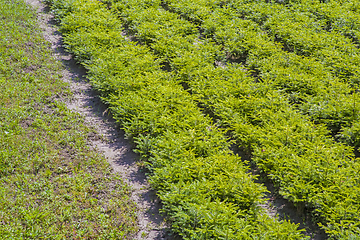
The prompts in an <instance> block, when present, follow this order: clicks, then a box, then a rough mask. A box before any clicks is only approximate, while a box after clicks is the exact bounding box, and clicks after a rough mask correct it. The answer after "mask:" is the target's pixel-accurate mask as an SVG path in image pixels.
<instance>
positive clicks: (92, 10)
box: [49, 0, 360, 239]
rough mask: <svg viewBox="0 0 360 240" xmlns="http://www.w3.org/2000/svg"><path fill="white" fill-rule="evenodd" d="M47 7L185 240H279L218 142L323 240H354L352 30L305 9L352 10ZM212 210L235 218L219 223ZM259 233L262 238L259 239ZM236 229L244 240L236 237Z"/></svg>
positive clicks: (139, 4)
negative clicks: (239, 151)
mask: <svg viewBox="0 0 360 240" xmlns="http://www.w3.org/2000/svg"><path fill="white" fill-rule="evenodd" d="M49 2H51V3H52V7H53V9H54V11H55V13H56V14H57V15H58V17H59V19H60V21H61V26H62V29H63V32H64V34H65V36H66V40H65V42H66V44H67V45H68V49H69V50H70V51H72V52H74V53H75V54H76V56H77V57H78V60H79V62H81V63H82V64H84V66H86V68H87V69H88V70H89V74H90V78H91V81H92V83H93V85H94V86H96V88H97V89H99V91H100V92H101V94H102V97H103V100H104V101H105V102H107V103H108V104H109V105H110V106H111V108H112V110H113V112H114V115H115V118H116V119H117V120H118V121H119V122H120V123H121V124H122V125H123V128H124V129H125V131H126V132H127V134H128V137H129V138H132V139H133V140H134V142H135V143H136V146H137V151H138V152H139V153H140V154H141V155H142V156H143V158H144V159H146V161H147V162H148V168H149V170H150V172H151V175H150V181H151V182H152V184H153V187H154V188H155V189H157V190H158V193H159V196H160V198H161V199H162V200H163V201H164V203H165V206H164V210H165V211H166V212H167V213H169V215H170V216H171V219H172V220H173V227H174V229H175V230H176V231H178V232H179V233H180V234H181V235H182V236H184V237H185V238H196V239H202V238H205V239H206V238H209V237H216V238H221V237H228V238H229V239H233V238H238V239H241V238H242V237H244V236H250V235H252V234H254V235H255V236H260V235H261V234H264V233H266V234H269V235H267V236H269V237H270V238H276V237H275V236H276V235H274V234H275V233H273V232H272V231H271V227H272V225H271V226H270V225H268V224H269V221H268V220H266V216H265V215H264V214H263V213H261V210H260V209H256V207H255V206H256V203H258V202H259V197H260V196H261V195H262V194H261V192H262V191H263V190H261V188H262V187H261V186H260V185H257V184H253V183H251V181H252V179H251V177H250V176H248V175H247V174H245V173H244V172H246V167H244V165H243V163H241V160H240V159H239V158H237V157H235V156H233V155H232V154H231V152H230V150H229V146H230V143H229V139H227V137H226V136H231V138H232V140H234V141H236V143H237V144H238V145H239V146H241V147H243V148H244V149H246V151H248V153H249V154H251V155H252V161H253V163H255V164H256V166H257V167H258V168H260V169H261V171H262V172H264V173H265V174H267V176H268V178H269V179H271V180H272V181H273V182H274V184H275V185H276V186H277V188H278V192H279V194H280V195H282V196H283V197H285V198H286V199H289V200H290V201H292V202H293V203H294V204H295V205H296V206H297V207H298V209H299V211H309V212H311V214H312V215H313V221H315V222H317V223H318V224H319V225H320V226H321V227H322V228H323V229H324V230H325V231H326V232H327V234H328V235H329V236H330V237H331V238H339V239H340V238H351V237H356V236H358V235H359V234H360V229H359V222H360V215H359V207H360V205H359V196H360V188H359V181H360V178H359V172H360V166H359V160H358V159H357V158H355V156H354V153H353V152H354V149H355V148H359V146H360V145H359V142H360V130H359V129H360V125H359V122H360V121H359V111H360V107H359V100H360V95H359V94H360V93H359V91H358V88H359V80H358V78H359V59H360V58H359V56H360V55H359V51H358V45H357V40H356V27H351V28H350V29H346V28H345V26H347V25H346V24H345V25H344V28H342V27H341V26H342V25H341V24H338V23H336V24H337V25H336V26H337V27H329V24H330V23H331V21H332V22H334V23H333V24H331V26H334V25H335V22H337V21H340V20H339V18H336V17H334V16H332V18H331V19H332V20H330V23H329V22H327V21H325V20H323V19H322V18H321V17H319V16H318V15H316V14H315V12H316V11H315V10H312V9H320V8H321V9H325V10H324V11H323V12H324V13H323V15H326V16H328V15H329V11H328V10H326V9H328V8H329V6H336V9H337V10H336V12H338V13H339V14H340V15H341V14H342V15H344V13H343V12H344V11H351V16H352V19H355V18H356V17H355V16H357V14H358V10H357V7H356V6H355V5H354V4H353V3H351V2H350V1H349V2H346V4H345V3H344V4H343V5H341V4H335V3H334V2H333V1H328V2H326V3H322V4H320V5H321V7H320V6H318V5H316V4H312V3H313V2H314V1H305V0H304V1H285V2H282V4H280V3H276V1H240V0H239V1H201V0H199V1H187V0H181V1H173V0H168V1H155V0H154V1H151V0H142V1H135V0H129V1H120V0H116V1H115V0H113V1H107V3H106V4H101V3H98V2H96V1H90V0H89V1H87V2H86V4H84V3H83V2H82V3H80V2H77V1H71V2H70V1H65V0H62V1H49ZM327 4H328V5H327ZM307 9H308V10H307ZM324 18H325V17H324ZM85 19H86V21H85ZM346 21H347V20H346ZM354 21H355V20H354ZM352 29H354V31H352ZM342 30H343V31H342ZM349 32H351V33H353V36H354V37H351V38H350V37H349ZM124 33H126V34H127V35H128V37H125V36H123V35H124ZM130 39H135V41H130ZM214 123H216V124H214ZM221 159H227V160H226V161H223V160H221ZM224 162H228V164H224ZM230 163H231V164H230ZM207 164H210V165H212V164H213V165H214V166H217V167H215V168H214V169H212V168H209V167H207V166H210V165H207ZM230 165H231V167H230ZM234 165H235V169H232V167H234ZM218 166H221V167H218ZM204 168H205V169H208V170H206V171H204ZM228 168H229V169H228ZM179 169H180V170H179ZM220 169H222V170H220ZM209 171H210V172H209ZM219 171H220V172H219ZM230 173H237V174H239V175H236V174H235V175H231V174H230ZM225 176H226V177H225ZM224 177H225V178H224ZM236 179H238V180H236ZM239 179H243V180H242V181H245V182H246V185H244V186H242V185H243V184H244V182H241V183H240V182H239ZM245 179H246V180H245ZM165 180H166V181H165ZM222 182H226V183H229V184H230V185H229V186H231V187H230V188H229V189H228V188H227V187H226V186H223V185H222V184H221V183H222ZM238 184H240V185H238ZM240 186H242V187H240ZM245 186H248V188H247V187H245ZM210 189H213V190H214V191H212V190H210ZM246 189H254V190H253V191H252V192H253V195H247V194H248V193H249V192H248V191H247V190H246ZM255 189H258V190H255ZM250 192H251V191H250ZM193 193H194V194H195V195H196V196H198V197H195V195H194V196H193V195H192V194H193ZM179 199H180V200H179ZM246 199H248V200H246ZM218 204H220V205H221V204H223V205H222V206H223V207H224V208H220V207H219V206H220V205H218ZM210 209H218V210H216V211H217V213H219V214H220V213H221V214H225V215H226V214H227V213H234V211H237V212H239V211H240V210H241V212H242V214H240V215H236V217H235V218H233V217H229V218H224V219H226V220H224V221H223V222H220V221H218V220H215V219H218V218H217V217H216V218H213V217H209V216H208V213H209V212H208V211H215V210H210ZM236 209H237V210H236ZM243 214H245V215H243ZM218 216H220V215H218ZM221 216H222V215H221ZM247 216H252V217H251V218H248V217H247ZM254 216H256V217H255V218H254ZM260 216H261V217H260ZM199 218H200V219H201V220H199V221H197V220H196V219H199ZM222 218H223V217H222ZM244 218H246V219H248V220H249V221H248V222H246V223H245V222H242V221H243V219H244ZM258 221H261V222H262V223H263V224H264V225H263V226H266V227H265V228H261V227H259V225H257V226H258V227H255V225H256V224H255V225H254V223H258ZM215 222H217V224H215ZM243 224H249V226H251V227H249V229H250V232H246V231H245V232H244V231H242V232H241V233H240V232H239V231H237V230H236V229H243V226H245V225H243ZM274 224H279V225H277V226H281V228H280V229H281V231H280V232H278V233H276V234H279V236H285V235H286V234H291V236H293V237H294V238H297V237H300V238H301V237H302V236H301V235H299V234H298V232H296V231H295V227H294V226H293V225H291V224H289V223H286V222H281V223H278V222H276V223H274ZM239 226H240V227H239ZM269 226H270V227H269ZM268 231H269V232H268ZM242 234H245V235H242ZM247 234H248V235H247ZM259 234H260V235H259Z"/></svg>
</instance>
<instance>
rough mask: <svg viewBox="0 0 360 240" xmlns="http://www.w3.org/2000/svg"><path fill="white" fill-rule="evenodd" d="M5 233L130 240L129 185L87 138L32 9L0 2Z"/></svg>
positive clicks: (1, 232)
mask: <svg viewBox="0 0 360 240" xmlns="http://www.w3.org/2000/svg"><path fill="white" fill-rule="evenodd" d="M0 36H1V37H0V236H1V238H2V239H132V236H133V235H134V234H135V232H136V231H137V225H136V215H135V211H136V206H135V204H134V203H133V202H132V201H131V200H130V193H131V189H130V188H129V187H128V186H127V185H126V184H125V183H123V181H122V180H121V178H120V177H119V175H117V174H115V173H113V172H112V170H111V168H110V166H109V164H108V163H107V162H106V160H105V159H104V158H103V157H102V156H101V155H100V154H99V153H97V152H94V151H92V150H91V149H90V148H89V147H88V145H87V140H88V138H89V134H92V133H93V130H92V129H90V128H88V127H86V126H85V125H84V120H83V118H82V117H81V116H79V114H76V113H73V112H71V111H70V110H68V109H67V108H66V106H65V105H64V104H63V103H62V102H61V101H59V99H61V98H67V97H71V93H70V92H69V90H68V87H67V85H66V84H64V83H63V82H62V81H61V77H62V76H61V74H60V73H61V69H62V68H63V66H62V65H61V63H59V62H58V61H56V60H55V58H54V57H53V56H52V53H51V50H50V46H49V43H47V42H46V41H45V40H44V38H43V37H42V35H41V30H40V29H39V28H38V26H37V22H36V15H35V12H34V10H33V9H32V8H31V7H29V6H27V5H26V4H25V3H24V2H23V1H21V0H12V1H8V0H0Z"/></svg>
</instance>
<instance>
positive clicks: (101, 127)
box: [25, 0, 176, 240]
mask: <svg viewBox="0 0 360 240" xmlns="http://www.w3.org/2000/svg"><path fill="white" fill-rule="evenodd" d="M25 2H26V3H28V4H30V5H31V6H33V7H34V8H35V9H36V11H37V14H38V21H39V25H40V28H41V30H42V31H43V34H44V37H45V39H46V40H47V41H49V42H50V44H51V48H52V49H53V51H54V57H55V58H56V59H58V60H59V61H61V62H62V63H63V65H64V70H63V72H62V74H63V79H64V81H65V82H68V83H69V84H70V88H71V90H72V92H73V93H74V97H73V99H72V100H71V101H69V102H66V105H67V107H68V108H69V109H72V110H74V111H76V112H78V113H80V114H81V115H83V116H84V117H85V121H86V123H87V124H88V125H89V126H91V127H93V128H94V129H95V130H96V132H97V133H98V135H96V136H94V137H93V139H92V141H91V142H90V143H89V145H90V146H92V147H93V148H97V149H99V150H100V151H101V152H103V154H104V156H105V157H106V158H107V159H108V162H109V163H110V164H111V166H112V168H113V169H114V171H115V172H119V173H120V174H121V175H122V177H123V179H124V181H125V182H126V183H127V184H128V185H130V186H131V187H132V189H133V193H132V199H133V200H134V201H135V202H136V203H137V205H138V209H139V210H138V213H137V214H138V223H139V229H140V230H139V232H138V234H137V238H136V239H164V240H165V239H175V238H176V237H174V236H171V232H170V230H169V228H168V226H167V225H166V224H165V223H164V219H163V217H162V216H160V214H159V208H160V206H161V204H160V203H159V199H158V198H157V197H156V195H155V192H154V191H153V190H151V189H150V187H149V184H148V183H147V181H146V177H145V173H144V172H143V171H141V169H140V168H139V167H138V166H137V164H136V160H137V159H138V156H137V155H136V154H135V153H134V152H133V151H132V150H131V145H130V143H129V141H127V140H126V139H124V133H123V132H122V131H120V130H118V129H119V127H118V126H117V125H116V123H115V121H114V120H113V119H112V118H111V116H109V114H108V113H107V107H106V106H105V105H104V104H102V103H101V100H100V99H99V97H98V96H97V94H96V92H95V91H94V90H93V89H92V87H91V85H90V84H89V83H87V82H86V76H85V75H86V71H85V69H84V68H82V67H81V66H79V65H77V64H76V63H75V61H74V59H73V58H72V56H71V54H69V53H67V52H66V51H65V49H64V48H63V47H62V37H61V34H60V33H59V32H58V30H57V27H56V25H55V24H54V21H53V16H52V14H51V13H50V12H49V9H47V7H46V6H45V5H44V4H43V3H41V2H40V1H39V0H25Z"/></svg>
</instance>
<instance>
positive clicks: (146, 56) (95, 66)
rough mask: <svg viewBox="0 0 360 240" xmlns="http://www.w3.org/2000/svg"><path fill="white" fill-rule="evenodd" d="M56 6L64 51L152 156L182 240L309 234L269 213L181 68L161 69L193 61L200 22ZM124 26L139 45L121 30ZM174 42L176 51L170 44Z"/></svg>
mask: <svg viewBox="0 0 360 240" xmlns="http://www.w3.org/2000/svg"><path fill="white" fill-rule="evenodd" d="M53 4H54V5H53V6H52V7H53V8H54V11H55V12H57V11H60V10H61V14H58V16H59V17H60V18H59V20H60V21H61V23H60V24H61V28H62V31H63V32H64V33H65V40H64V41H65V43H66V44H67V46H68V49H69V50H70V51H72V52H73V53H75V54H76V55H77V57H78V60H79V62H80V63H81V64H83V65H84V66H85V67H86V68H87V70H88V73H89V79H90V80H91V83H92V84H93V85H94V86H95V87H96V88H97V89H98V90H99V92H100V93H101V97H102V99H103V100H104V101H105V102H106V103H108V104H109V105H110V109H111V110H112V113H113V115H114V118H115V119H116V120H117V121H119V122H120V123H121V124H122V126H123V128H124V130H125V132H126V134H127V136H128V137H129V138H131V139H133V141H134V142H135V144H136V150H135V151H136V152H138V153H139V154H140V155H141V157H142V158H143V159H144V160H145V161H146V166H147V167H148V169H149V171H150V176H149V181H150V182H151V184H152V186H153V187H154V188H155V189H156V190H158V195H159V197H160V198H161V199H162V201H163V204H164V209H163V211H164V212H166V213H167V214H168V215H169V217H170V219H171V220H172V225H173V230H174V231H176V232H178V233H179V234H180V235H181V236H183V237H184V238H185V239H208V238H218V239H243V238H262V237H264V238H265V239H279V238H281V236H282V238H283V239H285V236H287V237H290V239H301V238H304V236H302V234H301V233H300V231H298V230H297V225H294V224H291V223H289V222H279V221H277V220H274V219H270V218H269V217H267V216H265V213H264V212H263V210H262V209H261V208H259V206H258V205H259V203H260V202H262V201H263V200H262V196H263V194H264V192H265V189H264V187H263V186H261V185H259V184H256V183H254V181H253V180H254V177H251V176H250V175H249V174H248V173H246V172H247V171H248V169H247V168H246V167H245V166H244V164H243V163H242V162H241V160H240V159H239V158H238V157H237V156H234V155H233V154H232V153H231V151H230V150H229V148H230V142H229V141H228V139H227V138H226V137H225V134H224V132H223V131H222V130H221V129H219V128H218V126H216V125H215V124H213V123H212V119H211V118H209V117H208V116H206V115H204V114H203V113H202V112H201V109H200V108H199V107H198V106H197V102H196V101H195V98H194V95H191V94H190V93H189V92H188V91H186V90H184V88H183V86H182V85H181V84H179V80H178V78H177V74H176V73H172V72H167V71H164V70H163V69H164V68H165V66H166V63H167V62H169V61H170V60H171V59H172V58H174V57H178V58H179V61H178V62H177V63H176V64H185V66H186V65H187V64H186V59H184V58H183V56H182V53H181V52H178V48H177V47H178V46H179V44H181V45H182V46H183V47H182V48H183V49H187V48H188V47H190V46H193V44H192V42H193V41H194V40H195V38H196V37H197V35H196V34H195V33H197V28H196V26H194V25H193V24H191V23H190V22H187V21H186V20H183V19H180V18H178V17H177V15H176V14H175V13H171V12H168V11H165V10H163V9H161V6H160V5H161V2H160V1H159V2H155V1H151V2H150V1H129V2H121V1H116V2H115V1H111V2H110V3H108V4H107V5H105V4H102V3H100V2H98V1H92V0H88V1H81V4H80V1H79V2H77V3H75V2H71V1H69V2H67V3H66V4H62V5H61V6H58V5H57V4H59V2H57V1H54V2H53ZM80 5H81V6H80ZM108 6H109V9H112V10H109V9H108ZM64 9H65V10H64ZM115 12H116V13H117V14H118V16H119V17H120V18H115V16H116V14H115ZM96 13H101V14H96ZM156 14H158V15H156ZM123 21H124V22H123ZM120 26H125V27H126V28H127V29H126V31H129V33H130V34H134V37H135V38H136V39H138V40H139V42H138V43H137V44H136V43H134V42H131V41H130V40H129V39H128V38H127V37H125V36H123V30H122V29H121V27H120ZM168 39H173V41H172V42H170V44H173V46H174V48H172V49H168V46H170V44H169V43H167V41H168ZM183 39H186V40H185V41H182V40H183ZM162 40H164V41H165V42H166V43H165V42H164V41H162ZM141 44H144V45H141ZM146 44H147V45H149V46H150V45H151V46H150V47H149V46H146ZM199 44H202V43H199ZM205 45H206V46H208V48H207V51H206V52H204V54H203V55H202V56H201V57H200V58H198V59H199V60H201V59H202V58H203V57H204V58H206V59H207V61H213V59H214V58H216V54H217V53H220V49H219V48H217V47H214V46H213V45H212V44H210V43H209V44H204V46H205ZM194 49H196V48H194ZM154 52H156V53H158V54H162V56H161V57H159V56H157V55H155V54H154ZM179 53H180V54H179ZM194 64H196V60H194ZM174 66H175V64H174ZM170 67H171V66H170ZM189 70H190V69H189ZM184 76H185V75H184ZM241 229H242V230H243V231H241ZM287 239H288V238H287Z"/></svg>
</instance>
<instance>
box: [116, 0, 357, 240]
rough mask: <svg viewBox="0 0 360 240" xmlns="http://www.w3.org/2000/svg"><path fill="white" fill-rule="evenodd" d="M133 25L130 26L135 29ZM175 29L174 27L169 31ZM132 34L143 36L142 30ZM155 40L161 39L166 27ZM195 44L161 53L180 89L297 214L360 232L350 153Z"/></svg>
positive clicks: (342, 231)
mask: <svg viewBox="0 0 360 240" xmlns="http://www.w3.org/2000/svg"><path fill="white" fill-rule="evenodd" d="M129 5H131V6H133V5H132V4H129ZM141 10H142V9H141V7H140V9H139V10H138V12H137V14H139V15H142V16H146V15H147V14H148V13H149V11H148V9H146V10H143V11H141ZM139 11H140V12H139ZM151 11H152V12H151V14H154V15H153V16H152V17H153V18H154V19H155V20H154V21H153V22H154V23H153V24H154V29H159V28H160V26H161V24H159V26H157V25H156V23H157V22H161V14H155V13H156V12H157V11H159V12H161V11H163V10H162V9H160V10H159V9H157V7H154V8H153V9H151ZM121 14H123V15H122V16H123V17H124V19H125V20H126V18H127V17H130V18H132V16H131V13H126V11H124V12H121ZM156 16H157V17H158V18H159V19H157V18H156ZM221 19H222V20H224V22H221V23H219V22H218V23H216V22H215V23H216V24H218V25H219V26H220V25H222V26H224V34H225V28H226V30H227V31H228V32H231V30H232V28H227V25H226V18H221ZM213 22H214V21H213ZM242 23H243V24H247V26H250V27H249V31H248V32H250V34H251V31H250V30H251V27H252V24H251V22H249V21H243V22H242ZM136 24H137V25H136V28H138V29H141V28H142V27H143V25H142V21H139V22H137V23H136ZM144 25H145V24H144ZM174 25H175V26H176V24H174ZM237 26H238V25H237ZM245 26H246V25H245ZM129 27H133V25H132V23H129ZM173 28H175V27H174V26H172V25H171V27H170V29H173ZM133 29H135V28H133ZM238 29H241V28H240V27H239V28H238ZM245 29H246V30H248V29H247V28H245ZM166 31H171V30H169V29H166ZM248 32H247V31H244V34H248ZM134 33H135V34H136V36H137V37H139V38H142V33H141V32H140V31H138V32H134ZM171 33H172V34H171V35H167V36H175V38H176V39H180V40H181V39H182V38H183V36H179V35H178V34H177V33H176V32H171ZM157 34H158V35H159V36H164V34H162V30H161V29H160V30H157ZM155 35H156V34H155V33H154V34H153V36H155ZM169 38H170V37H169ZM161 40H163V39H162V38H161ZM168 40H169V41H171V40H170V39H168ZM196 40H197V41H195V42H194V43H197V44H194V43H192V44H191V43H188V44H186V45H185V44H184V42H185V43H186V42H187V41H180V42H176V41H173V42H172V44H173V46H172V47H173V48H172V49H174V50H173V53H174V54H172V55H161V53H159V52H157V54H158V56H159V58H162V57H164V58H166V59H167V60H168V61H169V65H170V70H172V71H173V72H174V73H176V74H177V76H178V81H179V83H183V85H184V86H186V87H187V88H189V90H190V91H191V92H192V94H193V95H194V96H195V98H196V99H197V101H198V102H199V103H200V104H201V106H202V107H203V108H204V109H205V110H206V111H207V112H208V113H211V114H212V115H213V116H215V118H217V119H218V120H220V121H221V123H222V126H223V127H226V128H227V129H228V130H229V131H230V133H231V134H232V136H233V137H234V139H236V140H237V142H238V144H239V145H241V146H243V147H246V149H247V150H248V151H250V152H251V154H252V155H253V156H254V158H253V160H254V161H255V162H256V163H257V165H258V166H259V167H260V168H261V169H262V170H263V171H264V172H266V173H267V174H268V175H269V177H270V178H271V179H272V180H273V181H274V182H275V183H276V184H277V186H278V187H279V192H280V194H282V195H283V196H284V197H286V198H288V199H290V200H291V201H293V202H295V203H296V204H297V205H298V206H299V208H300V209H301V208H303V207H307V208H309V209H310V210H313V213H314V215H318V216H317V217H315V218H314V219H315V220H317V221H318V222H320V223H321V222H323V223H325V224H326V225H324V226H323V228H324V229H325V230H326V231H327V233H329V234H330V235H331V236H333V237H338V238H345V237H350V236H356V235H357V234H359V228H358V226H359V225H358V222H359V214H358V209H359V204H358V203H357V201H358V197H359V193H360V188H359V187H358V183H359V178H358V173H359V170H360V168H359V165H358V163H357V160H355V159H354V157H353V154H352V148H349V147H346V146H344V145H342V144H339V143H336V142H335V141H333V140H332V138H331V137H328V136H327V135H328V134H329V132H328V131H327V130H326V128H324V126H322V125H315V124H313V123H312V122H311V120H310V119H309V118H308V117H306V116H303V115H301V114H299V113H298V111H296V110H295V109H294V108H293V107H292V106H291V104H290V102H289V101H288V100H287V99H286V98H285V97H284V94H282V93H281V92H279V91H278V90H277V89H276V88H274V85H273V83H271V82H254V79H253V78H251V77H249V76H248V75H247V72H248V71H247V70H246V69H244V68H243V67H241V65H238V64H234V65H228V66H226V65H225V66H220V67H214V63H215V62H216V61H217V60H218V59H217V57H218V56H219V55H218V48H217V47H216V45H214V44H213V43H211V42H208V41H206V40H204V39H196ZM157 41H160V38H156V37H154V38H152V41H151V42H145V43H146V44H148V45H149V47H150V48H153V46H155V45H156V44H157ZM235 42H236V41H234V43H235ZM236 43H237V44H238V46H240V47H241V46H244V45H245V44H244V43H243V42H240V41H239V42H236ZM242 43H243V44H242ZM249 44H251V43H250V41H249ZM252 44H253V46H254V45H255V46H256V43H252ZM184 46H185V47H184ZM258 47H260V44H259V45H258ZM153 49H154V48H153ZM249 49H250V50H252V48H249ZM269 50H270V51H271V48H270V49H269ZM169 56H170V57H169ZM339 84H341V83H339ZM333 89H334V88H333Z"/></svg>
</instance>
